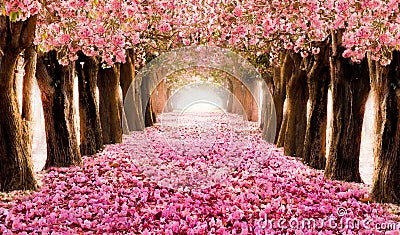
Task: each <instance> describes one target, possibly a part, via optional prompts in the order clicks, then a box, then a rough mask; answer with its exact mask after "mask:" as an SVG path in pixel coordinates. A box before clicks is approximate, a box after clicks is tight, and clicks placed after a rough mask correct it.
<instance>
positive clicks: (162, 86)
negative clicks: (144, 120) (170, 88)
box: [150, 79, 168, 114]
mask: <svg viewBox="0 0 400 235" xmlns="http://www.w3.org/2000/svg"><path fill="white" fill-rule="evenodd" d="M167 95H168V94H167V86H166V81H165V80H164V79H162V80H161V81H160V83H158V85H157V87H156V89H155V90H154V91H153V92H152V94H151V98H150V99H151V103H152V106H153V111H154V113H156V114H158V113H162V112H163V110H164V108H165V105H166V103H167Z"/></svg>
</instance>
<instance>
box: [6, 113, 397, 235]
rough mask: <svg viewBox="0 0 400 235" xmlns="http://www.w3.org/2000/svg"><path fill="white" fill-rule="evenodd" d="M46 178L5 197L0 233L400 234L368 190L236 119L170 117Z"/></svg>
mask: <svg viewBox="0 0 400 235" xmlns="http://www.w3.org/2000/svg"><path fill="white" fill-rule="evenodd" d="M41 177H42V181H43V186H42V188H41V189H40V191H38V192H34V193H32V194H30V195H25V196H23V195H22V193H15V192H14V193H11V194H8V195H7V194H4V195H2V196H1V197H0V234H1V233H3V234H17V233H20V234H32V233H36V234H50V233H52V232H54V233H53V234H104V233H106V234H110V233H116V234H385V233H386V234H400V232H399V231H400V230H399V229H400V220H399V217H398V215H396V213H397V214H398V213H399V211H398V209H396V208H395V207H394V206H390V205H381V204H375V203H370V198H369V193H368V190H369V189H368V187H366V186H365V185H363V184H352V183H344V182H338V181H330V180H326V179H325V178H324V177H323V173H322V172H321V171H315V170H312V169H309V168H308V167H307V166H304V165H303V164H302V163H301V162H300V161H299V160H298V159H295V158H292V157H286V156H283V154H282V152H281V151H280V150H279V149H276V148H275V147H274V146H272V145H269V144H267V143H265V142H264V141H261V140H260V132H259V130H258V128H257V125H256V124H255V123H246V122H244V121H243V120H242V119H241V118H240V117H239V116H237V115H225V114H223V113H201V114H200V113H185V114H177V113H170V114H164V115H163V116H162V117H161V118H160V123H159V124H157V125H156V126H154V127H151V128H147V129H146V131H145V132H134V133H132V134H131V135H130V136H126V137H125V138H124V144H116V145H109V146H107V147H106V148H105V150H104V151H103V152H102V153H100V154H97V155H95V156H87V157H84V164H83V166H82V167H72V168H63V169H52V170H50V171H47V172H42V176H41ZM10 197H13V198H14V199H13V200H10Z"/></svg>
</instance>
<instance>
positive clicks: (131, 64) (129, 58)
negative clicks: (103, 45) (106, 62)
mask: <svg viewBox="0 0 400 235" xmlns="http://www.w3.org/2000/svg"><path fill="white" fill-rule="evenodd" d="M134 78H135V51H134V49H129V50H127V53H126V62H125V63H124V64H121V77H120V84H121V89H122V99H123V100H125V97H126V94H127V93H128V90H129V87H130V86H133V85H134V84H133V83H132V82H133V80H134Z"/></svg>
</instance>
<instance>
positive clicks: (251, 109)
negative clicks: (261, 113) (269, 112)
mask: <svg viewBox="0 0 400 235" xmlns="http://www.w3.org/2000/svg"><path fill="white" fill-rule="evenodd" d="M250 86H252V87H249V88H250V89H251V90H252V92H253V93H254V95H257V94H256V93H257V89H256V88H255V86H256V84H251V85H250ZM252 92H251V91H250V90H249V89H248V88H247V87H246V86H243V107H244V109H245V114H246V117H247V120H248V121H251V122H257V121H258V105H257V102H256V100H255V99H256V97H254V96H253V93H252Z"/></svg>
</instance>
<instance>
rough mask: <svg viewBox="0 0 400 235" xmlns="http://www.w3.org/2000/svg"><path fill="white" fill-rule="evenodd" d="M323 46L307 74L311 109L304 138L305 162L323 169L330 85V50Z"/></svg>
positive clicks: (315, 167)
mask: <svg viewBox="0 0 400 235" xmlns="http://www.w3.org/2000/svg"><path fill="white" fill-rule="evenodd" d="M328 49H329V48H328V46H324V47H321V52H320V53H319V54H318V55H315V56H314V61H313V63H312V67H311V70H310V71H309V72H308V74H307V83H308V92H309V102H310V110H309V113H308V118H307V129H306V136H305V139H304V150H303V157H302V159H303V162H304V163H306V164H307V165H309V166H310V167H312V168H314V169H319V170H323V169H325V165H326V157H325V155H326V150H325V148H326V147H325V145H326V128H327V126H326V125H327V106H328V86H329V78H330V72H329V61H328V56H329V50H328Z"/></svg>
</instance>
